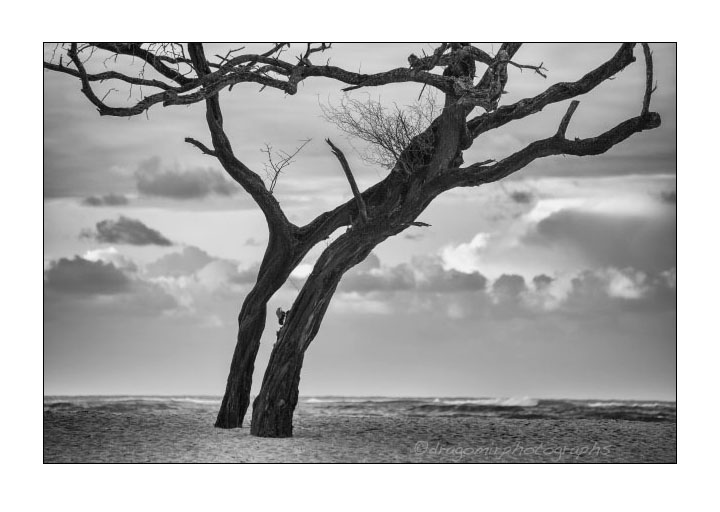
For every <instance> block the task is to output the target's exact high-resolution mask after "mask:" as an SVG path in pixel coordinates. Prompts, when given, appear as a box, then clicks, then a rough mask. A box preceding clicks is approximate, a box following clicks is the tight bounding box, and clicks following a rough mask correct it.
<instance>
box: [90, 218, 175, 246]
mask: <svg viewBox="0 0 720 512" xmlns="http://www.w3.org/2000/svg"><path fill="white" fill-rule="evenodd" d="M95 229H96V231H95V232H93V231H90V230H85V231H83V232H82V233H81V234H80V236H81V237H82V238H92V239H94V240H96V241H98V242H101V243H108V244H129V245H161V246H169V245H173V243H172V242H171V241H170V240H168V239H167V238H165V237H164V236H163V235H162V234H160V232H159V231H156V230H154V229H152V228H149V227H147V226H146V225H145V224H143V223H142V222H140V221H139V220H136V219H130V218H128V217H123V216H120V218H119V219H118V220H111V219H107V220H102V221H100V222H98V223H97V224H95Z"/></svg>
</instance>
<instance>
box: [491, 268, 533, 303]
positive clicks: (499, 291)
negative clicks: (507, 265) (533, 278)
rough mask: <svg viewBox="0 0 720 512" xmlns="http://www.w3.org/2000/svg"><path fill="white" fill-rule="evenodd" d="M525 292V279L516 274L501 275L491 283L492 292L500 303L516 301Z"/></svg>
mask: <svg viewBox="0 0 720 512" xmlns="http://www.w3.org/2000/svg"><path fill="white" fill-rule="evenodd" d="M526 290H527V286H526V285H525V278H524V277H523V276H519V275H517V274H503V275H501V276H500V277H498V278H497V279H496V280H495V282H494V283H493V287H492V291H493V295H494V296H495V298H496V299H497V300H498V301H500V302H512V301H517V300H518V299H519V298H520V295H521V294H522V293H523V292H525V291H526Z"/></svg>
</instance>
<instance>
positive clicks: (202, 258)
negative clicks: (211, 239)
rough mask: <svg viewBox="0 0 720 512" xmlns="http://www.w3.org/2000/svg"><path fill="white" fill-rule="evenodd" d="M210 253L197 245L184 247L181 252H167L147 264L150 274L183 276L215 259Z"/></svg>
mask: <svg viewBox="0 0 720 512" xmlns="http://www.w3.org/2000/svg"><path fill="white" fill-rule="evenodd" d="M213 259H214V258H212V257H211V256H210V255H209V254H208V253H206V252H205V251H203V250H202V249H199V248H197V247H195V246H188V247H185V248H183V250H182V251H181V252H174V253H171V254H166V255H165V256H162V257H161V258H160V259H158V260H156V261H154V262H152V263H150V264H148V265H147V267H146V270H147V273H148V275H150V276H153V277H154V276H173V277H175V276H181V275H188V274H193V273H194V272H197V271H198V270H200V269H201V268H203V267H204V266H205V265H207V264H208V263H210V262H211V261H213Z"/></svg>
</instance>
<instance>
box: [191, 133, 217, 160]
mask: <svg viewBox="0 0 720 512" xmlns="http://www.w3.org/2000/svg"><path fill="white" fill-rule="evenodd" d="M185 142H187V143H188V144H192V145H193V146H195V147H196V148H198V149H199V150H200V151H202V152H203V153H205V154H206V155H210V156H217V153H215V151H213V150H212V149H210V148H208V147H207V146H206V145H205V144H203V143H202V142H200V141H198V140H195V139H193V138H192V137H185Z"/></svg>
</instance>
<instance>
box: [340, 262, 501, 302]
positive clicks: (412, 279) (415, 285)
mask: <svg viewBox="0 0 720 512" xmlns="http://www.w3.org/2000/svg"><path fill="white" fill-rule="evenodd" d="M486 283H487V280H486V279H485V277H484V276H483V275H481V274H480V273H478V272H468V273H466V272H461V271H458V270H455V269H448V270H446V269H444V268H443V267H442V265H441V262H440V260H439V258H415V259H413V262H412V264H407V263H401V264H399V265H395V266H382V265H381V264H380V259H379V258H378V257H377V256H376V255H375V254H373V253H371V254H370V255H369V256H368V257H367V258H366V259H365V261H363V262H362V263H360V264H359V265H357V266H356V267H355V268H353V269H351V270H350V271H349V272H348V273H347V274H345V276H343V279H342V281H341V282H340V288H339V289H340V291H341V292H354V293H360V294H363V293H373V292H398V291H411V290H414V291H418V292H422V293H458V292H472V291H478V290H484V289H485V285H486Z"/></svg>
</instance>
